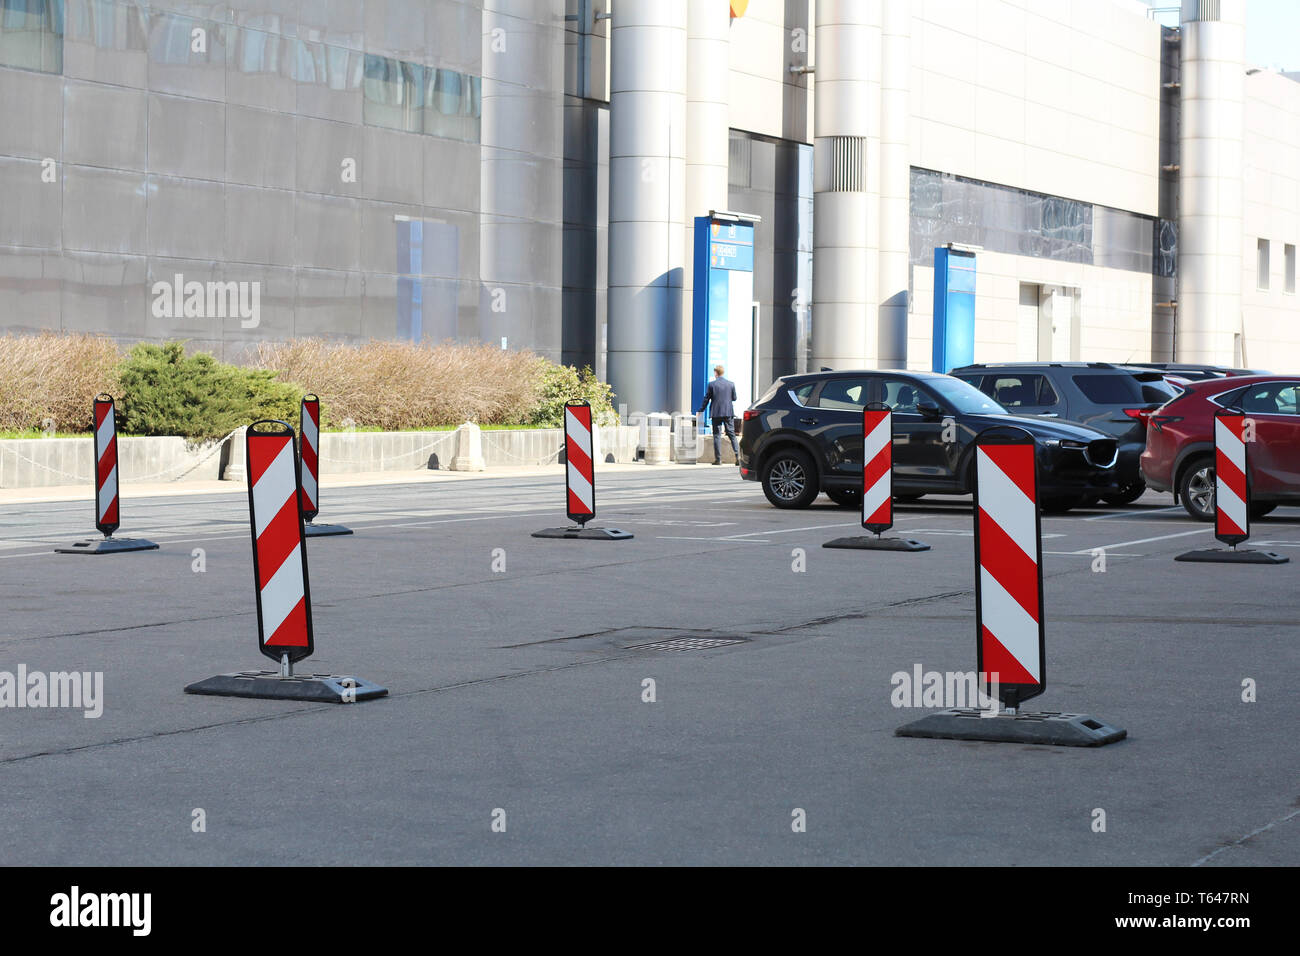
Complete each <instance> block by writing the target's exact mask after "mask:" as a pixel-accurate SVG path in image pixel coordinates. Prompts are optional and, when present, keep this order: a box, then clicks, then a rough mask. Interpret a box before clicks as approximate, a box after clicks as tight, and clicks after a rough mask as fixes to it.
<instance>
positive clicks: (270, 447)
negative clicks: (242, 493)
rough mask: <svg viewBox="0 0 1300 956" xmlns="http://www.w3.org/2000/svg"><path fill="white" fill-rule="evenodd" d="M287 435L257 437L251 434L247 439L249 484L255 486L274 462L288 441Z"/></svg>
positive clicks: (289, 439)
mask: <svg viewBox="0 0 1300 956" xmlns="http://www.w3.org/2000/svg"><path fill="white" fill-rule="evenodd" d="M292 440H293V439H291V438H290V437H289V436H288V435H258V434H252V435H250V436H249V439H248V478H249V483H250V484H254V485H255V484H257V483H258V482H259V481H260V480H261V478H262V475H263V474H264V473H265V472H266V469H268V468H270V467H271V462H273V461H275V459H276V457H277V456H278V455H279V454H280V450H281V449H283V448H284V446H285V445H287V444H288V443H289V442H290V441H292Z"/></svg>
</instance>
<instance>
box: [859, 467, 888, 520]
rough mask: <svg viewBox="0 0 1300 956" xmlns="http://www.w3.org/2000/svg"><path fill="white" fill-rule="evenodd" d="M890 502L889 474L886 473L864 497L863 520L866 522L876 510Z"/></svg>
mask: <svg viewBox="0 0 1300 956" xmlns="http://www.w3.org/2000/svg"><path fill="white" fill-rule="evenodd" d="M888 500H889V472H885V473H884V474H883V475H881V476H880V478H879V479H878V480H877V481H876V483H875V484H874V485H872V486H871V487H870V488H868V489H867V493H866V494H865V495H863V496H862V520H863V521H866V520H867V519H868V518H870V517H871V516H872V515H873V514H875V513H876V509H877V508H879V507H880V506H881V505H883V504H884V503H885V502H886V501H888Z"/></svg>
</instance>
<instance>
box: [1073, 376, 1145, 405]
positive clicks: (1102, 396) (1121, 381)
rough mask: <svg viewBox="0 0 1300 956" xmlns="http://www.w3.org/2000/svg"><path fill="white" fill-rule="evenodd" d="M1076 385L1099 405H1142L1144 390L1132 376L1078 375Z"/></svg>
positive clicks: (1086, 396) (1090, 399) (1075, 377)
mask: <svg viewBox="0 0 1300 956" xmlns="http://www.w3.org/2000/svg"><path fill="white" fill-rule="evenodd" d="M1074 384H1075V385H1077V386H1078V388H1079V391H1081V392H1083V394H1084V397H1085V398H1087V399H1088V401H1090V402H1093V403H1094V404H1097V405H1136V404H1142V388H1141V386H1140V385H1139V383H1138V380H1137V379H1135V378H1134V377H1133V376H1132V375H1125V374H1123V373H1120V374H1117V375H1076V376H1074Z"/></svg>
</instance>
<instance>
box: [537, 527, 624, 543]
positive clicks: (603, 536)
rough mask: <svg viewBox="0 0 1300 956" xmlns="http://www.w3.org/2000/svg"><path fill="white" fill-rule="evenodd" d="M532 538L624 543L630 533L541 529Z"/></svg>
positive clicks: (612, 530) (608, 530)
mask: <svg viewBox="0 0 1300 956" xmlns="http://www.w3.org/2000/svg"><path fill="white" fill-rule="evenodd" d="M533 537H534V538H586V539H587V540H589V541H626V540H628V539H629V538H631V537H632V532H630V531H620V530H619V529H618V528H543V529H542V530H541V531H534V532H533Z"/></svg>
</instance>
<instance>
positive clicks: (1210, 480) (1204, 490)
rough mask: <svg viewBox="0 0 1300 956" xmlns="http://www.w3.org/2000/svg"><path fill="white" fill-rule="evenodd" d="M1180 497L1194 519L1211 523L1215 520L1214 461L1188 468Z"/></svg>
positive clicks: (1192, 465)
mask: <svg viewBox="0 0 1300 956" xmlns="http://www.w3.org/2000/svg"><path fill="white" fill-rule="evenodd" d="M1181 485H1182V487H1181V488H1180V489H1179V491H1180V494H1179V497H1181V498H1182V500H1183V507H1184V508H1185V509H1186V510H1187V513H1188V514H1189V515H1191V516H1192V517H1193V518H1196V519H1198V520H1200V521H1210V520H1212V519H1213V518H1214V461H1213V460H1212V459H1208V458H1207V459H1203V460H1201V461H1198V462H1194V463H1193V464H1191V465H1189V466H1188V469H1187V473H1186V474H1185V475H1184V476H1183V480H1182V482H1181Z"/></svg>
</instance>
